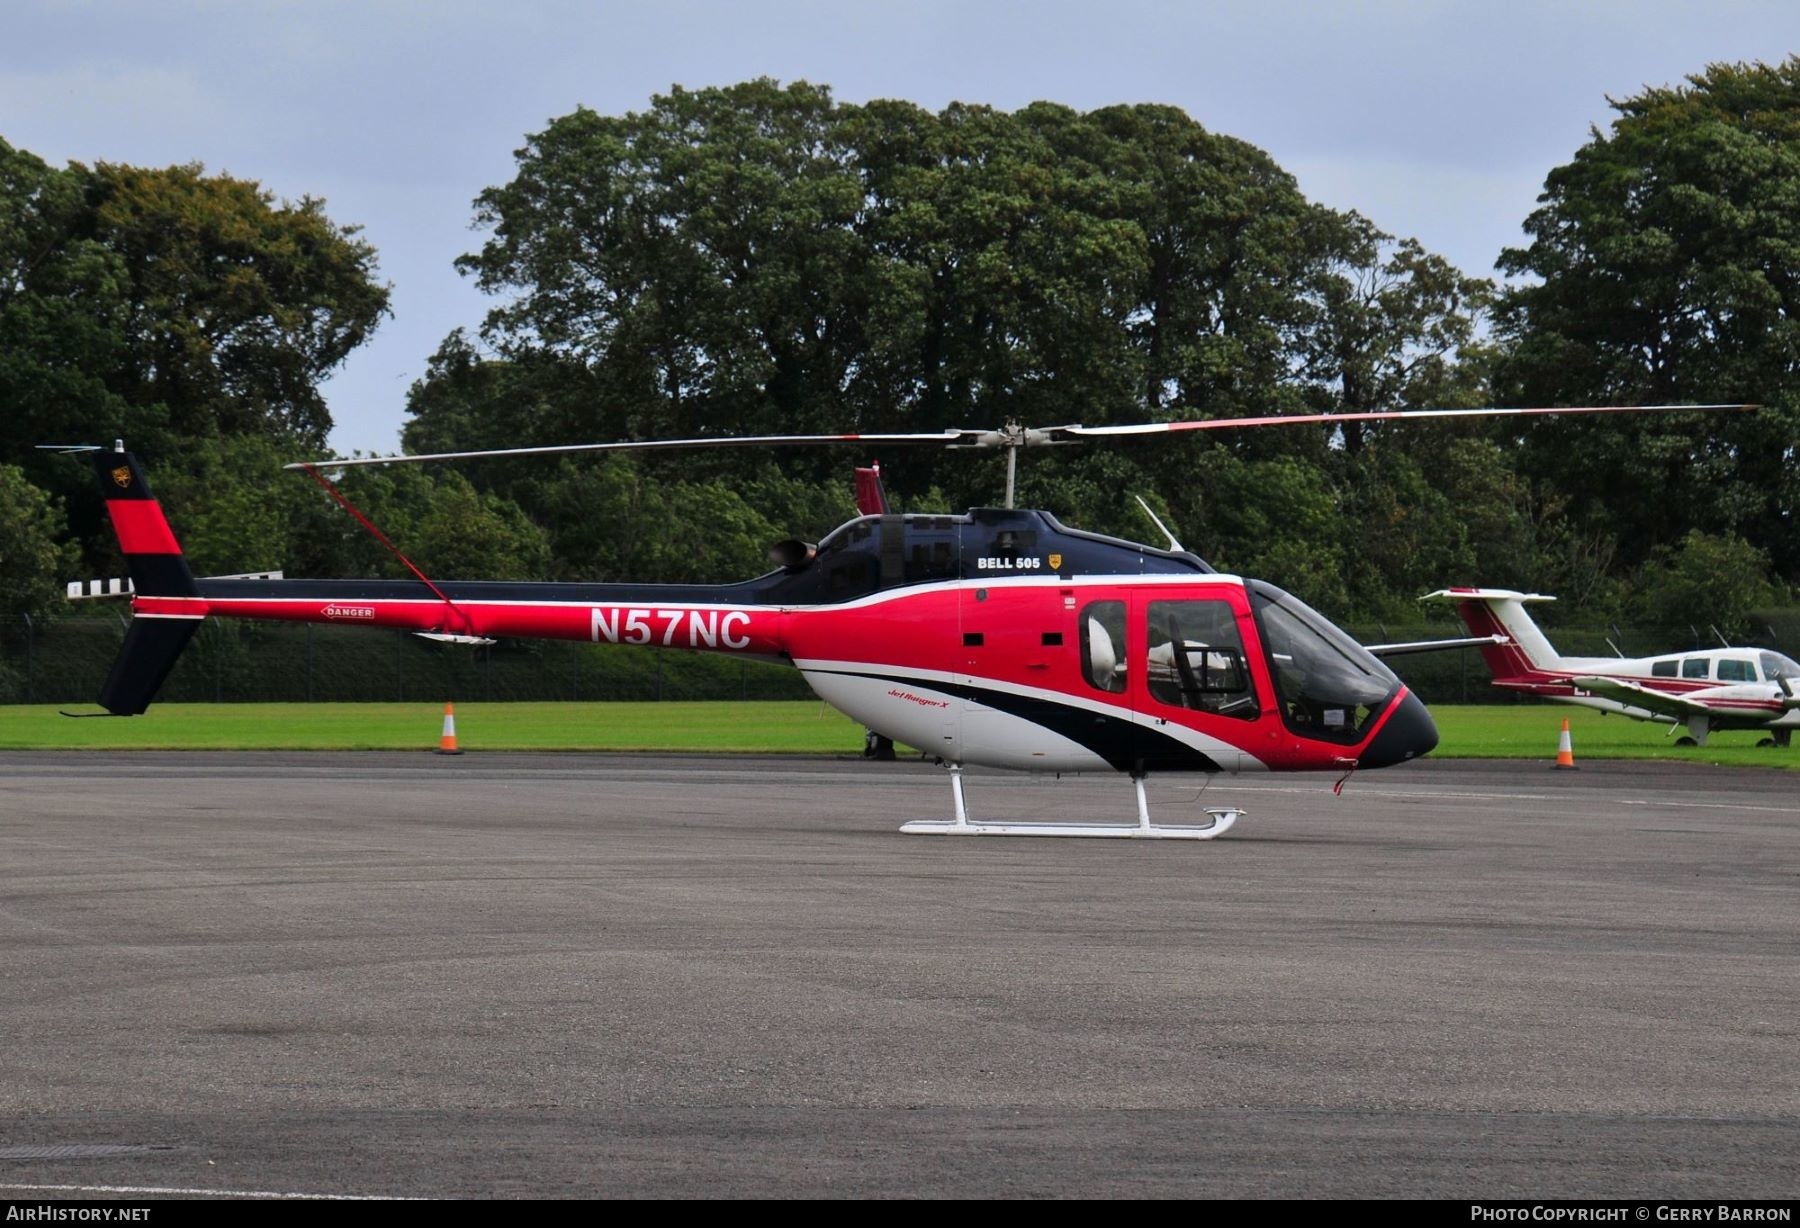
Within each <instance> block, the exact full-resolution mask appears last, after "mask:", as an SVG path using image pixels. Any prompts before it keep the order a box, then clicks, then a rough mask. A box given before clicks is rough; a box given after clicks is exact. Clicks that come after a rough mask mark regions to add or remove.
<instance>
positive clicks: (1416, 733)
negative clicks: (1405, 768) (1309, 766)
mask: <svg viewBox="0 0 1800 1228" xmlns="http://www.w3.org/2000/svg"><path fill="white" fill-rule="evenodd" d="M1437 744H1438V731H1437V724H1436V723H1435V722H1434V721H1433V720H1432V719H1431V713H1430V712H1428V711H1426V708H1425V705H1424V703H1423V702H1421V701H1420V699H1419V697H1418V696H1417V695H1414V694H1413V693H1412V692H1411V691H1408V692H1407V693H1406V694H1405V695H1404V696H1403V697H1402V698H1401V699H1400V702H1399V704H1398V705H1397V706H1396V707H1395V708H1394V711H1393V712H1392V713H1390V714H1389V716H1388V718H1387V723H1386V724H1384V725H1382V727H1381V732H1380V733H1377V734H1376V735H1375V739H1374V741H1372V742H1370V743H1369V747H1368V749H1367V750H1365V751H1363V753H1362V755H1361V756H1360V757H1359V758H1358V759H1357V761H1356V766H1357V767H1359V768H1378V767H1392V766H1393V765H1394V764H1396V763H1405V762H1406V761H1407V760H1408V759H1417V758H1418V757H1419V756H1420V755H1424V754H1429V753H1430V752H1431V749H1432V748H1433V747H1435V746H1436V745H1437Z"/></svg>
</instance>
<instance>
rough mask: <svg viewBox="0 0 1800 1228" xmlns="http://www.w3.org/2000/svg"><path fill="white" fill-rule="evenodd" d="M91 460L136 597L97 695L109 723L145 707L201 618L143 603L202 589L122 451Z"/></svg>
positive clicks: (179, 607)
mask: <svg viewBox="0 0 1800 1228" xmlns="http://www.w3.org/2000/svg"><path fill="white" fill-rule="evenodd" d="M93 455H94V470H95V473H96V474H97V475H98V477H99V479H100V497H101V498H102V499H104V500H105V501H106V511H107V515H108V516H110V517H111V519H112V525H113V532H114V533H116V534H117V535H118V538H119V549H120V550H121V551H122V552H123V553H124V555H125V566H126V567H127V568H128V569H129V571H130V573H131V584H132V587H133V588H134V589H136V590H137V595H136V598H135V599H134V602H133V614H132V619H131V627H130V629H129V630H127V631H126V633H125V643H124V646H123V647H121V648H120V649H119V656H118V659H117V660H115V661H114V662H113V667H112V672H111V673H109V674H108V675H107V676H106V683H105V685H104V686H102V687H101V688H100V706H101V707H103V708H105V709H106V710H107V711H108V712H111V713H112V714H113V715H115V716H136V715H138V714H139V713H141V712H143V711H144V710H145V709H146V708H148V707H149V706H150V701H151V700H152V699H154V698H155V697H156V692H157V691H158V690H159V689H161V687H162V684H163V682H164V680H165V679H167V678H168V676H169V671H170V670H172V669H174V668H175V660H176V658H177V657H179V656H180V655H181V650H182V649H183V648H186V647H187V643H188V641H189V640H191V639H193V638H194V632H195V631H197V630H198V629H199V627H200V620H201V619H202V618H204V617H205V615H206V604H205V603H204V602H202V601H198V600H195V601H193V602H192V603H191V604H190V603H186V602H179V601H174V602H161V603H159V602H156V601H155V600H150V601H146V600H145V599H146V598H150V599H154V598H158V597H163V598H168V597H176V598H181V597H188V598H198V597H199V596H200V586H199V585H198V584H196V583H195V582H194V573H193V572H192V571H190V570H189V569H188V564H187V559H185V558H184V557H182V553H181V543H180V542H178V541H176V540H175V534H174V533H173V532H172V531H171V530H170V528H169V522H168V520H167V519H165V518H164V516H163V512H162V505H161V504H159V503H157V501H156V499H155V497H154V496H153V495H151V493H150V486H149V483H147V482H146V481H145V480H144V470H143V466H142V465H140V464H139V463H138V459H137V457H135V456H133V455H132V454H131V453H129V452H127V451H125V450H124V449H123V448H122V447H121V448H119V449H118V450H116V451H112V452H95V453H94V454H93ZM146 606H149V607H153V608H148V609H147V608H145V607H146Z"/></svg>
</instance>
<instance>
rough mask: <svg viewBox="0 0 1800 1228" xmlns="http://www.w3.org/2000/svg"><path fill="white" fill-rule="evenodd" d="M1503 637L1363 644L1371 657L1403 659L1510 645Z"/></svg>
mask: <svg viewBox="0 0 1800 1228" xmlns="http://www.w3.org/2000/svg"><path fill="white" fill-rule="evenodd" d="M1510 643H1512V640H1510V639H1508V638H1507V637H1506V636H1504V635H1468V636H1464V637H1463V638H1462V639H1459V640H1413V641H1412V642H1410V643H1406V644H1364V645H1363V648H1364V650H1365V651H1367V652H1368V653H1369V654H1370V655H1371V656H1377V657H1403V656H1405V655H1407V654H1408V653H1413V652H1442V651H1443V650H1444V649H1446V648H1478V647H1480V646H1481V645H1483V644H1510Z"/></svg>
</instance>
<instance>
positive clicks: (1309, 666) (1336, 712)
mask: <svg viewBox="0 0 1800 1228" xmlns="http://www.w3.org/2000/svg"><path fill="white" fill-rule="evenodd" d="M1248 587H1249V589H1250V603H1251V608H1252V609H1253V610H1255V611H1256V620H1257V625H1258V626H1259V627H1260V628H1261V630H1262V638H1263V648H1264V650H1265V651H1267V653H1268V654H1269V666H1270V668H1271V670H1272V671H1273V673H1274V675H1275V701H1276V703H1277V704H1278V705H1279V706H1280V708H1281V719H1282V720H1283V721H1284V722H1285V723H1286V724H1287V727H1288V728H1289V729H1292V730H1293V731H1294V732H1295V733H1297V734H1300V735H1302V736H1304V737H1308V738H1318V739H1321V740H1323V741H1329V742H1346V743H1355V742H1359V741H1361V740H1362V739H1363V737H1364V736H1365V735H1366V734H1367V733H1368V731H1369V728H1370V726H1371V725H1372V724H1373V723H1374V721H1375V718H1376V717H1377V716H1378V715H1379V714H1380V713H1381V712H1382V710H1383V709H1384V708H1385V707H1386V705H1387V701H1388V699H1389V698H1390V697H1391V696H1392V695H1393V694H1394V693H1395V692H1396V691H1398V690H1399V689H1400V679H1399V678H1397V677H1395V675H1394V672H1393V671H1392V670H1390V669H1389V668H1388V667H1387V666H1385V665H1383V664H1382V663H1381V662H1380V661H1378V660H1376V659H1375V657H1374V656H1373V655H1371V654H1370V652H1369V650H1368V649H1366V648H1364V647H1363V646H1362V645H1361V644H1358V643H1357V642H1356V641H1355V640H1353V639H1351V638H1350V637H1349V636H1348V635H1346V634H1344V632H1342V631H1340V630H1339V629H1338V628H1336V627H1334V626H1332V624H1331V623H1330V622H1329V621H1327V620H1326V619H1325V618H1323V617H1322V616H1320V615H1319V614H1318V613H1316V612H1315V611H1314V610H1313V609H1312V608H1311V607H1309V606H1308V605H1306V603H1305V602H1303V601H1299V600H1297V599H1296V598H1294V597H1292V596H1290V595H1288V594H1287V593H1284V592H1282V591H1281V590H1280V589H1278V588H1276V587H1275V586H1274V585H1272V584H1265V583H1263V582H1262V581H1260V580H1256V581H1251V582H1250V584H1249V585H1248Z"/></svg>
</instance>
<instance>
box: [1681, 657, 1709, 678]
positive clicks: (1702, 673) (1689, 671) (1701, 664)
mask: <svg viewBox="0 0 1800 1228" xmlns="http://www.w3.org/2000/svg"><path fill="white" fill-rule="evenodd" d="M1681 676H1682V677H1683V678H1708V677H1711V676H1712V658H1711V657H1689V658H1688V659H1687V660H1685V661H1683V662H1682V663H1681Z"/></svg>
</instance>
